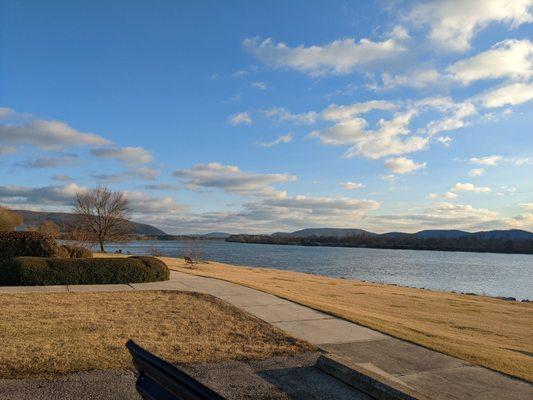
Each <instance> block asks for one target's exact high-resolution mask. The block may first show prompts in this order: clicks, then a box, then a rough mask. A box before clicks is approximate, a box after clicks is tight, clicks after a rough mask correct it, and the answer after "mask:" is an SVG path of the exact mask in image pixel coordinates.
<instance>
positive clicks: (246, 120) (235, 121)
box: [229, 112, 252, 126]
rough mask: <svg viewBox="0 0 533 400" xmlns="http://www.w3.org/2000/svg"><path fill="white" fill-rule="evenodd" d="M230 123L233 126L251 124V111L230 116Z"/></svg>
mask: <svg viewBox="0 0 533 400" xmlns="http://www.w3.org/2000/svg"><path fill="white" fill-rule="evenodd" d="M229 123H230V124H231V125H233V126H236V125H241V124H244V125H250V124H251V123H252V117H251V116H250V113H247V112H241V113H238V114H235V115H232V116H231V117H230V120H229Z"/></svg>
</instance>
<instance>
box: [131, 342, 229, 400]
mask: <svg viewBox="0 0 533 400" xmlns="http://www.w3.org/2000/svg"><path fill="white" fill-rule="evenodd" d="M126 347H127V348H128V350H129V352H130V353H131V356H132V358H133V364H134V365H135V368H137V371H138V373H139V376H138V378H137V382H136V384H135V388H136V389H137V391H138V392H139V393H140V395H141V396H142V397H143V399H147V400H224V398H223V397H222V396H220V395H219V394H217V393H215V392H214V391H212V390H211V389H209V388H208V387H207V386H205V385H203V384H202V383H200V382H198V381H197V380H196V379H194V378H192V377H191V376H189V375H187V374H186V373H185V372H183V371H181V370H180V369H178V368H176V367H174V366H173V365H172V364H170V363H168V362H166V361H165V360H162V359H160V358H158V357H156V356H154V355H153V354H152V353H150V352H149V351H146V350H145V349H143V348H142V347H141V346H139V345H138V344H136V343H135V342H133V341H132V340H128V343H126Z"/></svg>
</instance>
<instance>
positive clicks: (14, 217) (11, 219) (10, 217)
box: [0, 207, 22, 231]
mask: <svg viewBox="0 0 533 400" xmlns="http://www.w3.org/2000/svg"><path fill="white" fill-rule="evenodd" d="M19 225H22V217H21V216H20V215H19V214H17V213H14V212H13V211H11V210H9V209H8V208H7V207H0V231H12V230H14V229H15V228H16V227H17V226H19Z"/></svg>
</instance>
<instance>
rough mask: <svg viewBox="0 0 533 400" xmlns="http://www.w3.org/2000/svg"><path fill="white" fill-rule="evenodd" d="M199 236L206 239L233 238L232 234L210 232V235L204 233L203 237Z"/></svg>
mask: <svg viewBox="0 0 533 400" xmlns="http://www.w3.org/2000/svg"><path fill="white" fill-rule="evenodd" d="M198 236H200V237H203V238H206V239H226V238H229V237H230V236H231V233H225V232H210V233H204V234H203V235H198Z"/></svg>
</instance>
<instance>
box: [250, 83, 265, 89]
mask: <svg viewBox="0 0 533 400" xmlns="http://www.w3.org/2000/svg"><path fill="white" fill-rule="evenodd" d="M250 86H252V87H253V88H255V89H259V90H267V89H268V84H267V83H266V82H252V83H251V84H250Z"/></svg>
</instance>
